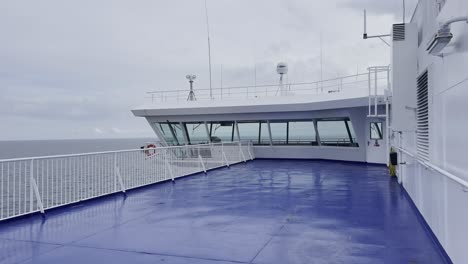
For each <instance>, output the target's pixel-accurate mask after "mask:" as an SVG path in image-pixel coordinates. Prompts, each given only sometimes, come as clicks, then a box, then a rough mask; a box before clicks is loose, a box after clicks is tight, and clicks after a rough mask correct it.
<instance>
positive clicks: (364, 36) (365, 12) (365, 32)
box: [363, 9, 367, 39]
mask: <svg viewBox="0 0 468 264" xmlns="http://www.w3.org/2000/svg"><path fill="white" fill-rule="evenodd" d="M363 38H364V39H367V11H366V9H364V35H363Z"/></svg>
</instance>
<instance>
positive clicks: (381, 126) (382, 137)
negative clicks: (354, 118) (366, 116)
mask: <svg viewBox="0 0 468 264" xmlns="http://www.w3.org/2000/svg"><path fill="white" fill-rule="evenodd" d="M372 124H377V128H378V129H379V130H378V131H377V132H378V133H379V135H380V138H372ZM379 124H380V127H379V126H378V125H379ZM369 139H370V140H383V139H384V131H383V122H370V123H369Z"/></svg>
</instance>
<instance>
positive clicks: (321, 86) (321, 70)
mask: <svg viewBox="0 0 468 264" xmlns="http://www.w3.org/2000/svg"><path fill="white" fill-rule="evenodd" d="M320 91H321V92H322V93H323V45H322V32H320Z"/></svg>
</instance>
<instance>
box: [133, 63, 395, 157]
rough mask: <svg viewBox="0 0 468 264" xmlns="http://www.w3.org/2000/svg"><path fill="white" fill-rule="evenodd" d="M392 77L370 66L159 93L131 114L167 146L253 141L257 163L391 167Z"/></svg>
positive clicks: (150, 97)
mask: <svg viewBox="0 0 468 264" xmlns="http://www.w3.org/2000/svg"><path fill="white" fill-rule="evenodd" d="M389 77H390V76H389V68H388V67H371V68H369V72H368V73H364V74H357V75H352V76H346V77H341V78H336V79H331V80H324V81H319V82H312V83H296V84H281V83H280V84H277V85H260V86H245V87H225V88H214V89H211V90H210V89H200V90H197V89H195V90H193V91H192V90H191V91H190V93H189V91H187V90H184V91H181V90H173V91H156V92H149V93H148V95H149V96H148V98H147V99H149V102H148V103H147V104H145V105H143V106H141V107H137V108H135V109H134V110H133V111H132V112H133V113H134V114H135V115H136V116H139V117H145V118H146V119H147V120H148V122H149V123H150V124H151V126H152V128H153V129H154V131H155V133H156V134H157V135H158V137H159V138H160V139H161V140H162V141H163V142H164V144H165V145H190V144H200V143H210V142H233V141H251V142H252V144H253V145H254V148H255V152H256V155H257V157H260V158H298V159H331V160H348V161H359V162H369V163H386V161H387V158H386V153H388V149H387V148H388V146H387V142H386V141H387V140H386V138H385V136H384V133H386V132H385V130H386V128H387V126H386V124H385V120H386V119H385V117H386V113H387V112H386V110H387V109H388V104H389V103H390V102H389V96H386V93H385V91H389V89H390V83H389V81H388V80H389ZM386 106H387V107H386Z"/></svg>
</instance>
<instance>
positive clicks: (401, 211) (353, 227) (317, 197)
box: [0, 160, 444, 264]
mask: <svg viewBox="0 0 468 264" xmlns="http://www.w3.org/2000/svg"><path fill="white" fill-rule="evenodd" d="M0 263H67V264H71V263H177V264H185V263H186V264H189V263H190V264H193V263H207V264H223V263H258V264H260V263H280V264H284V263H373V264H375V263H444V261H443V258H442V255H441V252H440V249H439V248H438V247H437V246H436V245H435V244H434V243H433V241H432V240H431V237H430V235H429V234H428V232H427V231H426V229H425V228H424V225H423V224H422V223H421V221H420V220H419V218H418V216H417V213H416V212H415V211H414V209H413V208H412V206H411V204H410V202H409V201H408V198H407V197H406V196H405V195H404V194H403V192H402V190H401V188H400V187H399V185H398V184H397V183H396V182H395V181H392V180H389V177H388V174H387V171H386V168H384V167H377V166H366V165H360V164H351V163H337V162H325V161H286V160H284V161H272V160H257V161H253V162H249V163H247V164H246V165H244V164H240V165H235V166H232V167H231V168H230V169H227V168H223V169H219V170H214V171H211V172H208V176H204V175H203V174H199V175H195V176H191V177H186V178H183V179H179V180H177V182H176V184H172V183H163V184H158V185H155V186H152V187H147V188H144V189H140V190H137V191H133V192H130V193H129V194H128V197H127V198H126V199H125V200H124V199H123V198H122V196H120V195H117V196H111V197H107V198H102V199H98V200H96V201H92V202H87V203H83V204H80V205H77V206H74V207H72V208H70V207H69V208H65V209H60V210H56V211H52V212H49V213H48V214H47V218H46V220H45V221H44V220H42V219H41V217H38V216H35V217H30V218H24V219H20V220H16V221H10V222H7V223H2V224H0Z"/></svg>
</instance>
